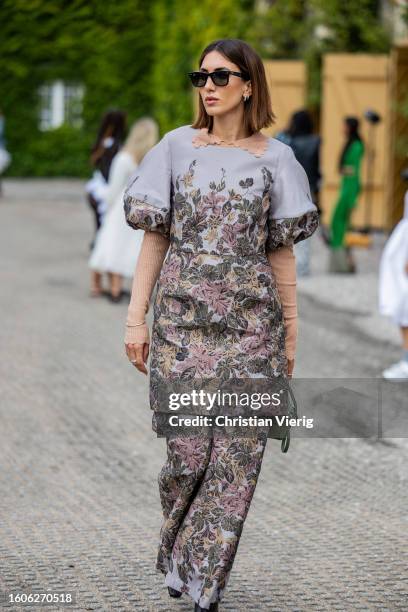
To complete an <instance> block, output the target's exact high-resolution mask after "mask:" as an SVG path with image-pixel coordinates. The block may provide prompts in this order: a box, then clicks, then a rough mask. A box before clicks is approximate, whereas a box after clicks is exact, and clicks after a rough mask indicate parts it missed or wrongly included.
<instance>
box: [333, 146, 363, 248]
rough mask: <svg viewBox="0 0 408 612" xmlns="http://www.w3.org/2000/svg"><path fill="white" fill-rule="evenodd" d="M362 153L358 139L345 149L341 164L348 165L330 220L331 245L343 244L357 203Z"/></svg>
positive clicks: (335, 246) (340, 245)
mask: <svg viewBox="0 0 408 612" xmlns="http://www.w3.org/2000/svg"><path fill="white" fill-rule="evenodd" d="M363 155H364V145H363V143H362V142H361V141H360V140H354V141H353V142H352V143H351V145H350V146H349V148H348V149H347V152H346V155H345V158H344V164H343V166H347V167H348V171H349V172H350V173H348V174H347V175H343V176H342V179H341V186H340V193H339V197H338V200H337V203H336V206H335V209H334V213H333V216H332V220H331V247H332V248H339V247H342V246H343V242H344V237H345V234H346V232H347V230H348V225H349V221H350V216H351V211H352V209H353V208H355V206H356V204H357V197H358V195H359V193H360V189H361V183H360V166H361V160H362V158H363Z"/></svg>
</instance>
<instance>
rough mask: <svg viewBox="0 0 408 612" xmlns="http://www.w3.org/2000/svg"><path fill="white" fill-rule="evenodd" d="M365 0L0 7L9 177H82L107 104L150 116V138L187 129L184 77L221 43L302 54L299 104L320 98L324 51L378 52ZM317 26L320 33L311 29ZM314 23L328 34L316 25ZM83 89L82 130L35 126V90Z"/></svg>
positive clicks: (6, 1) (174, 0) (171, 0)
mask: <svg viewBox="0 0 408 612" xmlns="http://www.w3.org/2000/svg"><path fill="white" fill-rule="evenodd" d="M377 4H378V3H377V2H376V1H375V0H347V2H344V1H343V0H285V2H283V0H280V1H279V0H278V1H275V2H258V1H257V0H201V2H195V1H193V0H116V1H115V2H103V3H102V2H98V0H2V2H1V3H0V23H1V31H2V36H1V37H0V74H1V75H2V78H1V79H0V107H1V109H2V111H3V112H4V114H5V117H6V138H7V146H8V148H9V150H10V152H11V153H12V155H13V161H12V164H11V166H10V167H9V170H8V174H13V175H34V176H40V175H50V176H56V175H60V176H69V175H73V176H87V175H89V172H90V167H89V163H88V157H89V148H90V146H91V144H92V141H93V139H94V137H95V133H96V130H97V127H98V124H99V120H100V117H101V115H102V113H103V112H105V111H106V110H107V109H108V108H110V107H118V108H122V109H123V110H126V111H127V112H128V119H129V123H131V122H132V121H134V120H135V119H137V118H139V117H141V116H144V115H150V116H153V117H154V118H155V119H156V120H157V121H158V122H159V126H160V132H161V133H164V132H166V131H168V130H170V129H173V128H175V127H177V126H178V125H182V124H185V123H191V122H192V121H193V96H198V95H199V94H198V92H197V90H195V89H193V88H192V86H191V84H190V81H189V79H188V77H187V72H189V71H190V70H194V69H197V68H198V60H199V57H200V54H201V52H202V50H203V49H204V48H205V47H206V46H207V45H208V44H209V43H210V42H212V41H214V40H217V39H219V38H227V37H234V38H241V39H244V40H246V41H247V42H249V43H250V44H252V45H253V46H254V48H255V49H256V51H257V52H258V53H259V54H260V55H261V57H263V58H265V59H268V58H277V59H280V58H288V59H297V58H303V59H305V60H306V62H307V64H308V72H309V105H312V106H315V107H317V106H318V104H319V98H320V73H321V58H322V55H323V54H324V53H325V52H333V51H339V52H340V51H342V52H360V51H365V52H377V53H378V52H387V51H388V48H389V38H388V34H387V32H386V30H385V29H384V27H383V26H382V25H381V23H380V20H379V17H378V15H377V10H378V9H377ZM318 26H320V27H318ZM321 26H324V27H325V28H326V29H322V27H321ZM56 79H62V80H64V81H66V82H70V81H72V82H79V83H82V84H83V85H84V86H85V97H84V101H83V103H84V108H83V119H84V125H83V128H82V129H74V128H72V127H69V126H62V127H60V128H58V129H57V130H52V131H49V132H41V131H40V130H39V129H38V113H39V99H38V94H37V92H38V88H39V86H41V85H43V84H44V83H47V82H49V81H53V80H56Z"/></svg>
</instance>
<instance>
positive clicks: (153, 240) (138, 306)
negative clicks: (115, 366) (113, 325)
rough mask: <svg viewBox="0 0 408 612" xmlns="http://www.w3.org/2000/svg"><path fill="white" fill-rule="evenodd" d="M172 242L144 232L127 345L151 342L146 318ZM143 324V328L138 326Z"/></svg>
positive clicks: (128, 320) (129, 310)
mask: <svg viewBox="0 0 408 612" xmlns="http://www.w3.org/2000/svg"><path fill="white" fill-rule="evenodd" d="M169 244H170V240H169V239H168V238H167V237H166V236H164V235H163V234H160V233H158V232H153V231H149V232H145V233H144V236H143V240H142V244H141V247H140V253H139V257H138V259H137V263H136V268H135V273H134V276H133V283H132V296H131V298H130V303H129V307H128V312H127V318H126V333H125V343H126V344H128V343H133V342H136V343H138V342H139V343H144V342H147V343H148V342H149V341H150V337H149V328H148V325H147V323H146V314H147V313H148V312H149V307H150V299H151V296H152V293H153V289H154V286H155V284H156V281H157V279H158V277H159V274H160V270H161V268H162V265H163V261H164V258H165V256H166V253H167V250H168V247H169ZM138 323H143V325H138Z"/></svg>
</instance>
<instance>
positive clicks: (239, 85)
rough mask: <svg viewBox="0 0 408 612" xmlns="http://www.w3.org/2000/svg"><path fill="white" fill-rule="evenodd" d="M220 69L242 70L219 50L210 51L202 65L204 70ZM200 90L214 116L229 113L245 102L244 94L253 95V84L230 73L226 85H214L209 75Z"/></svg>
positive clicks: (204, 101) (210, 113) (206, 105)
mask: <svg viewBox="0 0 408 612" xmlns="http://www.w3.org/2000/svg"><path fill="white" fill-rule="evenodd" d="M220 69H227V70H235V71H237V72H241V70H240V69H239V67H238V66H237V65H236V64H234V63H233V62H230V61H229V60H228V59H227V58H226V57H224V55H221V53H219V52H218V51H211V52H210V53H208V54H207V55H206V56H205V58H204V60H203V62H202V64H201V66H200V71H202V72H214V70H220ZM199 91H200V96H201V99H202V101H203V104H204V108H205V110H206V112H207V113H208V114H209V115H211V116H213V117H214V116H219V115H223V114H224V113H228V112H229V111H231V110H233V109H234V108H236V107H237V106H238V105H239V104H243V103H244V99H243V95H244V94H245V95H251V85H250V82H249V81H244V79H241V77H238V76H235V75H233V74H230V76H229V81H228V85H225V87H223V86H219V85H214V83H213V81H212V79H211V78H210V77H208V79H207V82H206V84H205V85H204V87H200V89H199ZM207 98H213V100H212V101H210V100H209V99H207Z"/></svg>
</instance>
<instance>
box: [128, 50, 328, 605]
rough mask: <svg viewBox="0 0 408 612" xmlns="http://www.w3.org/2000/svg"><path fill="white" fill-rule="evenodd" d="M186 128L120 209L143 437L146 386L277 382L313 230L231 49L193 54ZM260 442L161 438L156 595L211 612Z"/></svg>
mask: <svg viewBox="0 0 408 612" xmlns="http://www.w3.org/2000/svg"><path fill="white" fill-rule="evenodd" d="M189 76H190V79H191V82H192V84H193V86H194V87H197V88H198V93H199V114H198V117H197V119H196V121H195V122H194V124H193V125H183V126H181V127H178V128H176V129H174V130H171V131H169V132H167V133H166V134H165V135H164V136H163V138H162V139H161V140H160V141H159V143H158V144H157V145H155V147H153V148H152V149H151V150H150V151H149V152H148V153H147V155H146V156H145V157H144V159H143V160H142V162H141V164H140V166H139V167H138V169H137V171H136V173H135V175H134V176H133V177H132V178H131V180H130V182H129V184H128V186H127V189H126V191H125V197H124V203H125V205H124V208H125V214H126V219H127V222H128V223H129V225H130V226H131V227H134V228H136V229H139V228H141V229H144V230H145V234H144V237H143V242H142V248H141V252H140V255H139V258H138V262H137V264H136V270H135V275H134V280H133V286H132V297H131V301H130V304H129V309H128V316H127V322H126V323H127V329H126V335H125V347H126V353H127V356H128V359H129V361H130V362H131V363H132V364H134V366H135V367H136V368H137V369H138V370H139V371H141V372H144V373H145V374H147V369H146V366H145V363H146V362H147V358H148V355H149V350H150V336H149V330H148V327H147V324H146V321H145V315H146V313H147V311H148V309H149V302H150V296H151V292H152V290H153V287H154V284H155V282H156V279H157V278H158V277H159V282H158V290H157V294H156V298H155V302H154V322H153V328H152V346H151V361H150V406H151V408H152V410H153V430H154V431H157V427H158V422H159V419H158V414H159V412H160V409H163V407H161V406H160V400H159V393H158V388H159V383H160V382H161V381H164V382H165V383H166V382H167V383H171V382H172V381H186V380H188V381H191V384H192V385H193V384H194V381H195V380H198V379H200V378H207V379H208V378H212V379H217V380H220V381H225V380H228V379H233V378H235V379H238V378H247V379H253V378H264V379H271V378H275V377H283V378H286V377H290V376H292V371H293V367H294V354H295V344H296V322H297V312H296V267H295V258H294V254H293V244H294V243H297V242H299V241H300V240H304V239H305V238H307V237H308V236H310V235H311V234H313V232H314V231H315V230H316V228H317V227H318V211H317V209H316V206H315V205H314V203H313V202H312V199H311V195H310V189H309V183H308V179H307V176H306V173H305V172H304V170H303V168H302V167H301V165H300V164H299V163H298V162H297V160H296V158H295V156H294V154H293V152H292V150H291V148H290V147H288V146H287V145H285V144H283V143H281V142H279V141H278V140H276V139H274V138H270V137H267V136H265V135H264V134H262V133H261V131H260V130H261V129H262V128H264V127H268V126H269V125H271V123H273V121H274V114H273V112H272V108H271V102H270V98H269V93H268V86H267V81H266V76H265V70H264V66H263V63H262V60H261V58H260V57H259V56H258V54H257V53H256V52H255V51H254V50H253V49H252V48H251V47H250V46H249V45H248V44H246V43H245V42H244V41H241V40H239V39H222V40H217V41H215V42H213V43H211V44H210V45H209V46H208V47H206V48H205V49H204V51H203V52H202V54H201V57H200V60H199V70H198V71H195V72H192V73H189ZM265 444H266V436H264V435H259V436H258V437H254V438H249V437H229V436H227V435H218V434H214V436H213V437H212V438H211V437H207V436H206V435H205V434H203V435H199V434H198V435H194V436H187V437H184V436H179V437H173V436H171V437H167V461H166V463H165V465H164V466H163V468H162V470H161V472H160V475H159V490H160V497H161V504H162V509H163V524H162V528H161V532H160V543H159V550H158V556H157V564H156V567H157V569H158V570H159V571H161V572H162V573H163V574H164V575H165V584H166V585H167V587H168V591H169V595H170V596H172V597H179V596H181V595H182V594H183V593H187V594H188V595H189V596H190V597H191V598H192V599H193V601H194V604H195V607H194V610H195V611H196V612H199V611H202V610H212V611H214V610H218V602H219V600H220V599H221V597H222V595H223V593H224V590H225V588H226V585H227V582H228V578H229V575H230V570H231V567H232V564H233V561H234V558H235V554H236V552H237V547H238V543H239V540H240V537H241V533H242V529H243V525H244V521H245V518H246V516H247V513H248V510H249V507H250V504H251V500H252V496H253V493H254V490H255V487H256V483H257V480H258V476H259V473H260V469H261V464H262V458H263V453H264V450H265Z"/></svg>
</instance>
